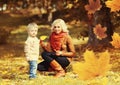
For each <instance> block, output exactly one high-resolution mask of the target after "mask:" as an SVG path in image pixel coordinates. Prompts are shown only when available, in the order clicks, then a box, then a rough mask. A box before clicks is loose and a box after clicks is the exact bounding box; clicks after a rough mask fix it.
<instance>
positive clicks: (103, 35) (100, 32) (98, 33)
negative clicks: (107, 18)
mask: <svg viewBox="0 0 120 85" xmlns="http://www.w3.org/2000/svg"><path fill="white" fill-rule="evenodd" d="M106 30H107V28H106V27H103V28H102V26H101V25H100V24H98V25H96V26H95V28H93V32H94V34H95V35H96V36H97V38H98V39H100V40H101V39H102V38H106V37H107V34H106V33H105V31H106Z"/></svg>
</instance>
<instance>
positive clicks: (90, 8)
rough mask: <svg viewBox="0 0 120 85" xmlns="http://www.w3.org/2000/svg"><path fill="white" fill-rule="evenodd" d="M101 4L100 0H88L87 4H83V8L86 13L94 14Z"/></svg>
mask: <svg viewBox="0 0 120 85" xmlns="http://www.w3.org/2000/svg"><path fill="white" fill-rule="evenodd" d="M101 7H102V5H100V0H96V1H95V0H89V4H88V5H85V9H86V10H87V11H88V14H94V13H95V12H96V11H97V10H100V8H101Z"/></svg>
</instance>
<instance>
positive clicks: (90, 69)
mask: <svg viewBox="0 0 120 85" xmlns="http://www.w3.org/2000/svg"><path fill="white" fill-rule="evenodd" d="M83 56H84V62H77V63H74V64H73V65H72V66H73V71H74V72H75V73H77V74H78V76H79V78H80V79H82V80H87V79H92V78H95V77H98V76H103V75H105V74H106V72H107V71H108V70H109V69H110V64H109V61H110V55H109V53H108V51H105V52H103V53H100V54H99V55H95V53H94V52H93V51H88V50H86V52H85V53H84V55H83ZM97 56H99V57H97Z"/></svg>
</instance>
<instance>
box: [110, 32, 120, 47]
mask: <svg viewBox="0 0 120 85" xmlns="http://www.w3.org/2000/svg"><path fill="white" fill-rule="evenodd" d="M110 43H111V44H112V46H114V47H115V48H120V35H119V34H118V33H114V34H113V36H112V41H111V42H110Z"/></svg>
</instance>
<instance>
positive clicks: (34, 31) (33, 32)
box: [28, 29, 38, 37]
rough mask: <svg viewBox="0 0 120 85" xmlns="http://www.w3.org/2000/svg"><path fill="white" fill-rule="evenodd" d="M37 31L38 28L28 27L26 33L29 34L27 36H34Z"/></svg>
mask: <svg viewBox="0 0 120 85" xmlns="http://www.w3.org/2000/svg"><path fill="white" fill-rule="evenodd" d="M37 32H38V29H29V30H28V34H29V36H31V37H36V35H37Z"/></svg>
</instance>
